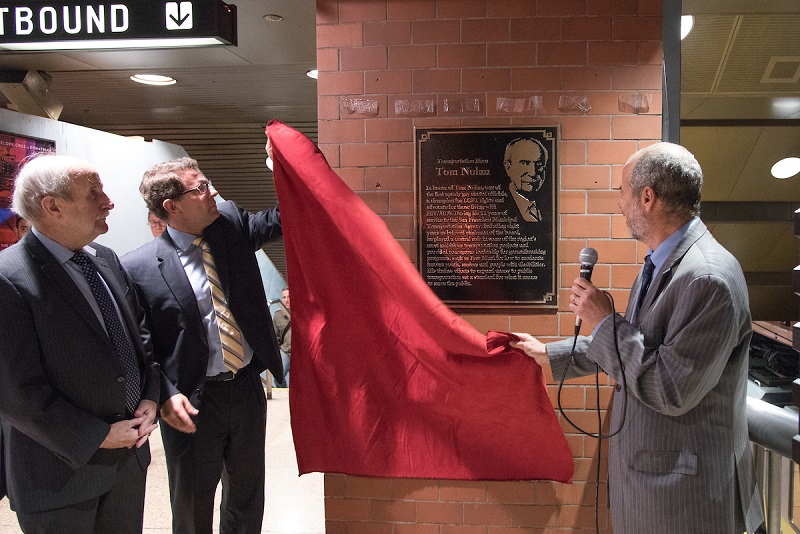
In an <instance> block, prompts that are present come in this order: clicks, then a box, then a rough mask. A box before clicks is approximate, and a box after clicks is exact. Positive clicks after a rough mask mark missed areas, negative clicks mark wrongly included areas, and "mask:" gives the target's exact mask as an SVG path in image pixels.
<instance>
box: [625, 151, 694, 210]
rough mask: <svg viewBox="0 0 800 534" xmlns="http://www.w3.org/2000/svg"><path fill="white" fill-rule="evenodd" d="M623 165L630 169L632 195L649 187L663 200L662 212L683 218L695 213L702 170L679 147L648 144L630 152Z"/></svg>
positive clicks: (690, 156)
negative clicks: (631, 153) (632, 153)
mask: <svg viewBox="0 0 800 534" xmlns="http://www.w3.org/2000/svg"><path fill="white" fill-rule="evenodd" d="M625 166H626V167H629V166H631V167H632V169H633V170H632V173H631V175H630V176H631V178H630V186H631V191H632V193H633V196H634V197H638V196H639V194H640V193H641V192H642V190H644V188H645V187H650V188H651V189H652V190H653V191H654V192H655V194H656V197H657V198H658V199H659V200H661V202H662V203H663V206H664V211H665V215H667V216H674V217H678V218H680V219H685V220H688V219H690V218H691V217H693V216H695V215H699V213H700V190H701V189H702V186H703V171H702V170H701V169H700V164H699V163H697V160H696V159H695V157H694V156H693V155H692V153H691V152H689V151H688V150H686V149H685V148H683V147H682V146H680V145H676V144H673V143H664V142H661V143H656V144H654V145H650V146H648V147H646V148H643V149H641V150H639V151H638V152H636V153H635V154H634V155H632V156H631V157H630V158H629V159H628V162H627V163H626V164H625Z"/></svg>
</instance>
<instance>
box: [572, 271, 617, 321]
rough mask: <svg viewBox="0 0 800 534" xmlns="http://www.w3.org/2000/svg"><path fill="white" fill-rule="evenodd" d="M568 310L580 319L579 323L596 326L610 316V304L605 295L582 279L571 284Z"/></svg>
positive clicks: (577, 279)
mask: <svg viewBox="0 0 800 534" xmlns="http://www.w3.org/2000/svg"><path fill="white" fill-rule="evenodd" d="M569 300H570V303H569V309H570V310H571V311H572V313H574V314H575V315H577V316H578V317H580V318H581V321H584V322H587V323H590V324H593V325H596V324H599V323H600V321H602V320H603V319H605V318H606V317H608V316H609V315H611V313H612V310H611V303H610V302H609V300H608V297H607V296H606V294H605V293H603V292H602V291H600V290H599V289H597V288H596V287H595V286H594V284H592V283H591V282H590V281H588V280H585V279H583V278H580V277H578V278H576V279H575V281H574V282H573V283H572V294H571V295H570V296H569Z"/></svg>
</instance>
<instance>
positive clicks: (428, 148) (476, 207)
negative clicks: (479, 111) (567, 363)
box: [415, 126, 558, 312]
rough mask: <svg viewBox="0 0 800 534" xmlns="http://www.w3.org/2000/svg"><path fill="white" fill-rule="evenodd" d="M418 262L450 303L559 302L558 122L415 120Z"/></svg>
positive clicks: (512, 306)
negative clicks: (448, 124)
mask: <svg viewBox="0 0 800 534" xmlns="http://www.w3.org/2000/svg"><path fill="white" fill-rule="evenodd" d="M415 139H416V141H415V148H416V154H415V156H416V163H415V165H416V168H415V176H416V182H415V187H416V189H415V190H416V199H415V200H416V210H417V213H416V216H417V229H418V230H417V232H418V233H417V247H418V250H417V252H418V263H417V265H418V268H419V270H420V273H421V274H422V277H423V278H424V279H425V281H426V282H427V283H428V285H429V286H430V287H431V289H432V290H433V291H434V293H436V295H437V296H438V297H439V298H440V299H442V300H443V301H444V302H445V303H446V304H447V305H448V306H450V307H451V308H453V309H458V310H460V311H483V312H491V311H497V312H504V311H508V310H518V309H532V308H541V309H543V310H550V311H554V310H555V309H556V308H557V304H558V303H557V295H558V292H557V286H556V284H557V277H556V272H557V268H558V259H557V248H556V243H557V235H556V234H557V232H556V229H557V222H558V211H557V192H558V183H557V182H558V177H557V175H556V169H558V144H557V139H558V127H557V126H545V127H540V126H537V127H503V128H466V127H459V128H417V129H416V130H415Z"/></svg>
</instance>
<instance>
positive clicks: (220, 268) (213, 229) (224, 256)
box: [203, 223, 231, 305]
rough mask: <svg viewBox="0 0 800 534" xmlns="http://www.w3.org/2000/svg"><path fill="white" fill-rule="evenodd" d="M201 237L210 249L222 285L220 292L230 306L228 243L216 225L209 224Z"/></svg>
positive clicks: (220, 228)
mask: <svg viewBox="0 0 800 534" xmlns="http://www.w3.org/2000/svg"><path fill="white" fill-rule="evenodd" d="M203 236H204V237H205V238H206V241H207V242H208V246H209V247H210V248H211V255H212V256H214V267H215V268H216V269H217V275H219V282H220V284H222V290H223V291H224V292H225V298H226V299H228V305H230V294H229V292H228V288H229V287H230V284H229V281H230V274H231V272H230V271H231V265H230V261H228V249H227V246H228V241H227V240H226V238H225V235H224V231H223V229H222V227H221V226H220V225H218V224H213V223H212V224H211V225H210V226H208V227H207V228H206V229H205V230H204V231H203Z"/></svg>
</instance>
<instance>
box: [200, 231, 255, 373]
mask: <svg viewBox="0 0 800 534" xmlns="http://www.w3.org/2000/svg"><path fill="white" fill-rule="evenodd" d="M192 243H193V244H194V246H196V247H199V248H200V251H201V252H202V257H203V269H205V271H206V276H207V277H208V285H209V287H211V300H212V301H213V302H214V312H215V314H216V316H217V326H219V339H220V341H221V342H222V359H223V360H224V362H225V367H227V368H228V369H230V370H231V371H233V372H234V373H236V372H237V371H238V370H239V369H241V368H242V364H243V363H244V347H243V346H242V333H241V331H240V330H239V325H238V324H236V319H235V318H234V317H233V314H232V313H231V309H230V308H229V307H228V301H227V299H226V298H225V292H224V291H223V290H222V284H220V282H219V275H218V274H217V267H216V266H215V265H214V257H213V256H212V255H211V249H210V248H209V246H208V243H207V242H206V240H205V239H203V237H202V236H201V237H198V238H197V239H195V240H194V241H193V242H192Z"/></svg>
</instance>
